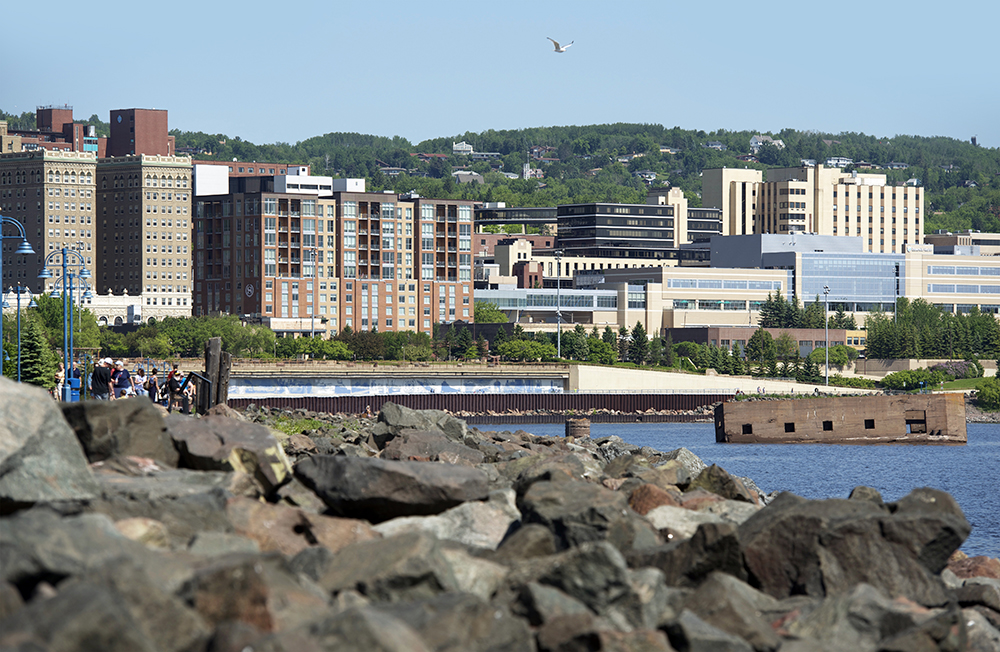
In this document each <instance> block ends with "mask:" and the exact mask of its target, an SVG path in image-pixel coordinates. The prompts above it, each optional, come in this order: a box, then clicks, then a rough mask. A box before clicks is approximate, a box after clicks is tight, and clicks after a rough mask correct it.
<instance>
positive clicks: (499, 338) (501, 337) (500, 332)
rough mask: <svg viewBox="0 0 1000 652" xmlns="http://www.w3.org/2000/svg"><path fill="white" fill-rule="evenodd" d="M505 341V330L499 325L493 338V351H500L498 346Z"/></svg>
mask: <svg viewBox="0 0 1000 652" xmlns="http://www.w3.org/2000/svg"><path fill="white" fill-rule="evenodd" d="M506 341H507V329H506V328H504V327H503V325H502V324H501V325H500V327H499V328H497V334H496V335H494V336H493V345H492V348H493V350H494V351H498V350H499V349H500V345H501V344H503V343H504V342H506Z"/></svg>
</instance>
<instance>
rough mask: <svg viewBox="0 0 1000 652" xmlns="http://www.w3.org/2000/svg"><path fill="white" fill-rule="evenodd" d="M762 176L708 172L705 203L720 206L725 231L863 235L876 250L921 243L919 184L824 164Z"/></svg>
mask: <svg viewBox="0 0 1000 652" xmlns="http://www.w3.org/2000/svg"><path fill="white" fill-rule="evenodd" d="M761 177H762V173H761V171H759V170H736V169H733V170H730V169H728V168H723V169H721V170H718V169H716V170H705V171H704V173H703V177H702V183H703V193H702V196H703V202H704V203H705V205H706V206H714V207H716V208H720V209H722V211H723V234H724V235H743V234H749V233H769V234H785V233H793V232H805V233H817V234H821V235H836V236H850V237H858V236H860V237H862V238H863V240H864V241H865V250H866V251H869V252H879V253H901V252H903V251H905V249H906V246H907V245H910V244H920V243H922V242H923V235H922V230H921V229H922V223H921V218H922V216H923V204H924V193H923V189H922V188H911V187H907V186H889V185H887V184H886V177H885V175H883V174H859V173H857V172H852V173H850V174H848V173H844V172H843V171H841V170H840V169H837V168H827V167H824V166H822V165H817V166H815V167H811V166H802V167H797V168H773V169H769V170H767V181H766V182H765V181H763V180H762V178H761ZM750 216H752V220H751V219H749V218H750ZM727 228H728V232H727V230H726V229H727Z"/></svg>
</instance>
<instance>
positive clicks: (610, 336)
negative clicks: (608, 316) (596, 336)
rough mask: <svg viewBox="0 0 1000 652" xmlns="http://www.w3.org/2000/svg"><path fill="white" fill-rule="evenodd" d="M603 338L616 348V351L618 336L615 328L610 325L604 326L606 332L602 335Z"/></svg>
mask: <svg viewBox="0 0 1000 652" xmlns="http://www.w3.org/2000/svg"><path fill="white" fill-rule="evenodd" d="M601 339H602V340H604V343H605V344H607V345H608V346H610V347H612V348H614V349H615V350H616V351H617V350H618V336H617V335H615V332H614V330H612V329H611V327H610V326H605V327H604V333H603V334H602V335H601Z"/></svg>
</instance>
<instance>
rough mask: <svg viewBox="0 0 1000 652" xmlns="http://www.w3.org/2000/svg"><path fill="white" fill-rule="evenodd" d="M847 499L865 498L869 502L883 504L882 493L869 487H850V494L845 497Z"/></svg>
mask: <svg viewBox="0 0 1000 652" xmlns="http://www.w3.org/2000/svg"><path fill="white" fill-rule="evenodd" d="M847 499H848V500H867V501H868V502H870V503H875V504H876V505H880V506H881V505H883V504H884V503H883V501H882V494H881V493H879V490H878V489H873V488H871V487H865V486H857V487H855V488H854V489H851V495H850V496H848V497H847Z"/></svg>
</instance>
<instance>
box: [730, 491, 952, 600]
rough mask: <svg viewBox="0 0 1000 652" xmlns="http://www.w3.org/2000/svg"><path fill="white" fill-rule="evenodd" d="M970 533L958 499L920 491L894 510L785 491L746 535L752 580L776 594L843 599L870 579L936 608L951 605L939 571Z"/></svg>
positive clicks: (746, 529)
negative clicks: (840, 596) (846, 592)
mask: <svg viewBox="0 0 1000 652" xmlns="http://www.w3.org/2000/svg"><path fill="white" fill-rule="evenodd" d="M970 530H971V526H970V525H969V523H968V521H967V520H966V519H965V516H964V515H963V514H962V511H961V509H959V507H958V505H957V504H956V503H955V501H954V499H952V498H951V496H949V495H948V494H946V493H944V492H941V491H936V490H933V489H916V490H914V491H913V492H911V493H910V494H909V495H908V496H906V497H904V498H903V499H902V500H900V501H898V502H897V503H894V504H892V505H890V506H889V510H888V511H887V510H885V509H883V508H882V507H881V506H879V505H877V504H875V503H872V502H870V501H865V500H839V499H830V500H813V501H810V500H805V499H803V498H799V497H798V496H794V495H792V494H787V493H786V494H782V495H781V496H779V497H778V498H777V499H776V500H775V501H774V502H773V503H771V504H770V505H768V506H767V507H766V508H765V509H762V510H761V511H759V512H758V513H757V514H755V515H754V516H752V517H751V518H750V519H748V520H747V521H746V522H744V523H743V525H741V526H740V529H739V537H740V541H741V542H742V544H743V549H744V554H745V556H746V563H747V569H748V571H749V573H750V577H751V582H752V583H753V584H754V585H755V586H760V587H761V588H762V590H763V591H764V592H765V593H768V594H770V595H772V596H774V597H777V598H783V597H786V596H789V595H792V594H793V593H804V594H806V595H812V596H823V595H836V594H838V593H842V592H845V591H849V590H850V589H851V588H852V587H854V586H855V585H857V584H858V583H861V582H865V583H869V584H871V585H873V586H875V587H876V588H879V589H881V590H882V591H884V592H885V593H887V594H889V595H905V596H907V597H909V598H911V599H913V600H916V601H917V602H920V603H921V604H924V605H928V606H934V605H942V604H945V603H946V602H947V601H948V594H947V591H946V590H945V587H944V584H943V583H942V581H941V579H940V578H939V577H938V576H937V574H938V573H940V572H941V570H942V569H943V568H944V567H945V565H946V564H947V560H948V556H949V555H950V554H951V553H952V552H954V551H955V550H956V549H957V548H958V547H959V545H961V543H962V541H964V540H965V538H966V537H967V536H968V534H969V531H970Z"/></svg>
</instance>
